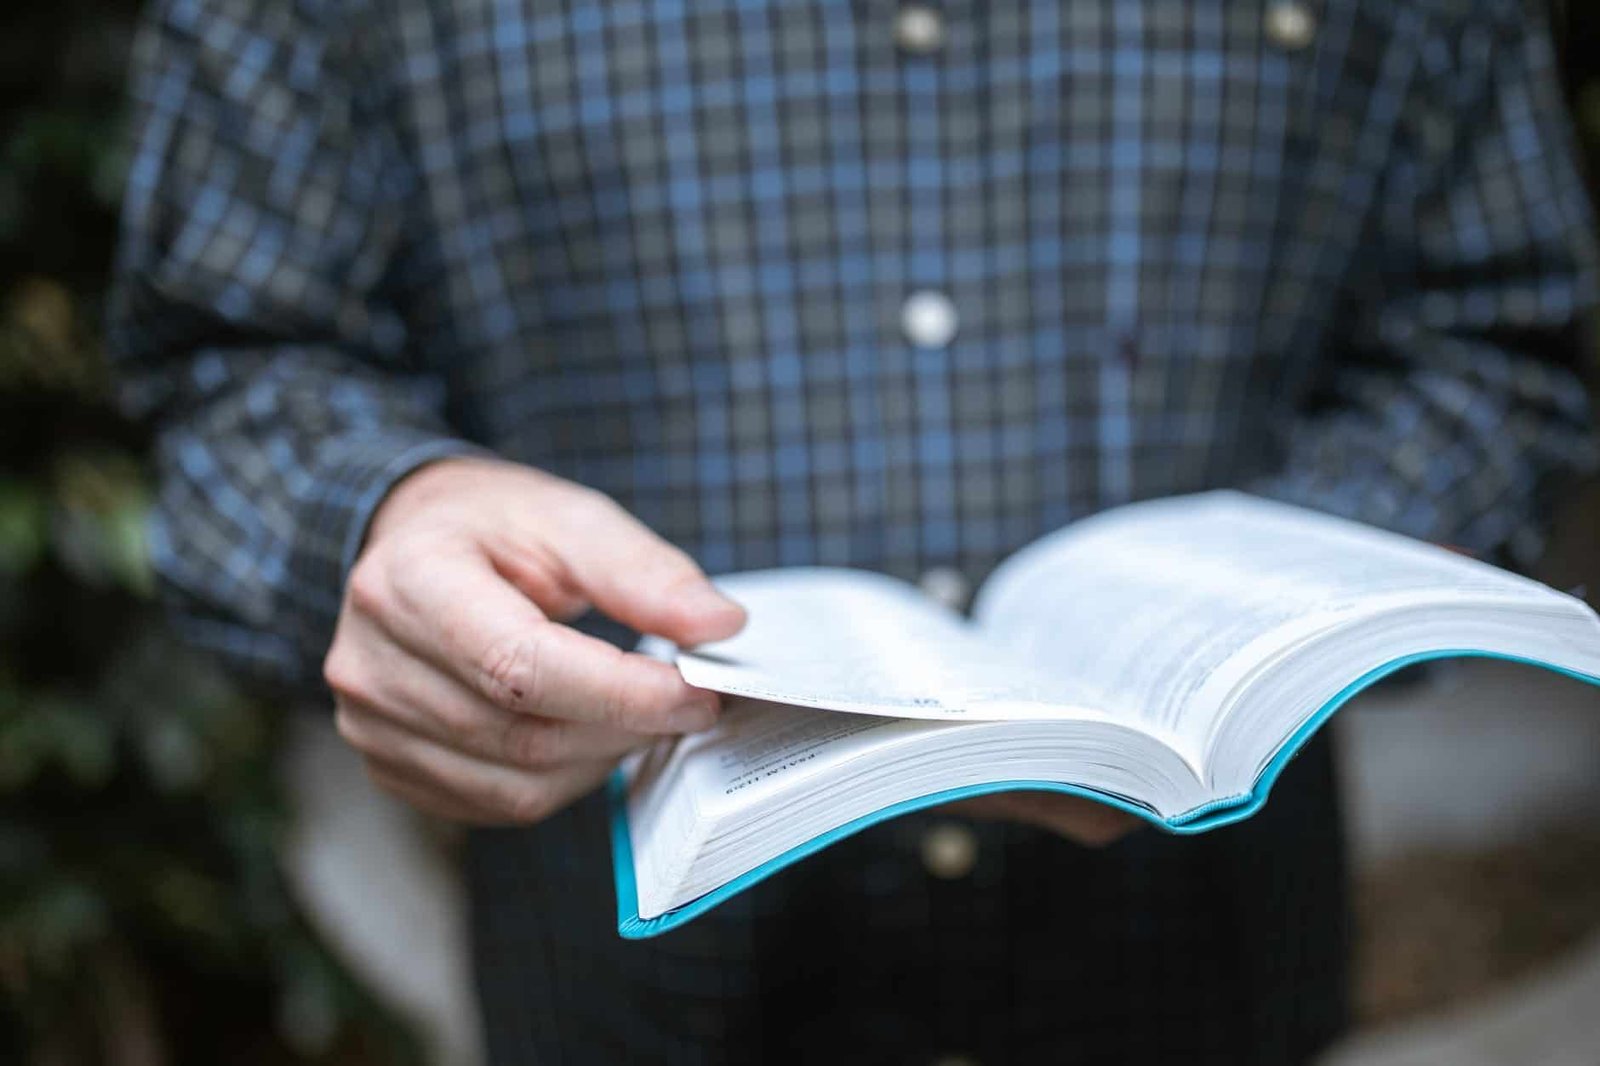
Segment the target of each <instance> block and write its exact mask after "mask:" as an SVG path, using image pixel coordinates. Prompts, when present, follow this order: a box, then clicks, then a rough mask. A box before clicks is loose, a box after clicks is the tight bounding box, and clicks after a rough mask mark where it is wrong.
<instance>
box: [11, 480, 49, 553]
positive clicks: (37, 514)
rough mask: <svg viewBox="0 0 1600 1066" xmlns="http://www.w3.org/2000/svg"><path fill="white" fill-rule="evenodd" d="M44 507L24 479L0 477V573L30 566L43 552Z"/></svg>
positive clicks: (38, 495) (35, 492) (36, 491)
mask: <svg viewBox="0 0 1600 1066" xmlns="http://www.w3.org/2000/svg"><path fill="white" fill-rule="evenodd" d="M44 545H45V508H44V500H43V498H42V496H41V495H40V493H39V490H38V489H36V488H34V486H32V485H30V484H28V483H27V482H26V481H19V480H16V479H11V478H7V479H0V574H22V573H26V572H27V571H29V570H31V569H33V567H34V566H35V565H36V564H37V563H38V561H39V558H40V556H41V555H42V554H43V553H44Z"/></svg>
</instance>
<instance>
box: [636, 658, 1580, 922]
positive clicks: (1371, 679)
mask: <svg viewBox="0 0 1600 1066" xmlns="http://www.w3.org/2000/svg"><path fill="white" fill-rule="evenodd" d="M1436 659H1499V660H1503V661H1506V662H1514V663H1522V664H1524V665H1527V666H1537V667H1541V668H1543V669H1546V670H1550V671H1553V672H1555V673H1558V674H1564V675H1566V676H1567V677H1572V678H1576V679H1578V680H1579V681H1585V682H1587V683H1589V684H1591V685H1595V686H1600V677H1595V676H1592V675H1589V674H1584V673H1580V672H1578V671H1576V670H1568V669H1566V668H1565V667H1561V666H1554V665H1552V664H1550V663H1546V662H1540V661H1539V660H1537V659H1527V658H1523V657H1521V656H1515V655H1500V654H1497V653H1494V652H1483V651H1470V650H1460V649H1452V650H1445V651H1428V652H1418V653H1416V654H1413V655H1406V656H1402V657H1401V658H1398V659H1394V660H1392V661H1390V662H1387V663H1385V664H1383V665H1382V666H1379V667H1377V668H1376V669H1373V670H1369V671H1368V672H1367V673H1365V674H1363V675H1361V676H1360V677H1359V678H1357V679H1356V680H1354V681H1352V682H1350V684H1348V685H1346V686H1345V687H1344V688H1342V689H1340V690H1339V692H1338V693H1337V694H1336V695H1335V696H1334V697H1333V698H1332V699H1330V700H1329V701H1328V702H1327V703H1325V704H1323V705H1322V707H1321V709H1319V710H1318V711H1317V713H1316V714H1314V715H1312V716H1311V717H1310V718H1308V719H1307V720H1306V721H1305V723H1304V724H1303V725H1301V727H1300V728H1299V729H1297V730H1296V731H1295V732H1294V734H1293V735H1292V736H1290V738H1289V739H1288V740H1287V741H1286V742H1285V743H1284V744H1283V746H1282V747H1281V748H1279V749H1278V753H1277V754H1276V755H1275V756H1273V758H1272V761H1271V762H1269V763H1267V766H1266V769H1264V770H1262V772H1261V776H1260V777H1258V778H1257V779H1256V784H1255V787H1254V788H1253V789H1251V790H1250V791H1249V792H1248V793H1245V794H1243V795H1238V796H1230V797H1227V798H1225V799H1220V800H1213V801H1212V802H1210V803H1207V804H1205V805H1203V806H1200V807H1196V808H1195V809H1193V810H1191V811H1185V812H1184V813H1183V814H1180V815H1176V816H1174V817H1172V818H1169V819H1164V818H1161V817H1159V816H1158V815H1156V814H1155V812H1153V811H1151V810H1149V809H1147V808H1145V807H1141V806H1139V805H1138V804H1135V803H1131V802H1129V801H1128V800H1126V799H1124V798H1122V797H1121V796H1114V795H1111V794H1109V793H1105V792H1100V791H1097V790H1095V789H1090V788H1084V787H1082V786H1080V785H1067V784H1061V783H1060V782H1056V781H991V782H987V783H985V784H981V785H964V786H962V787H960V788H948V789H943V790H941V791H939V792H930V793H929V794H927V795H925V796H917V797H915V798H914V799H908V800H903V801H901V802H899V803H892V804H890V805H889V806H887V807H883V808H880V809H879V810H876V811H873V812H871V813H870V814H864V815H862V816H861V817H859V818H857V819H855V820H853V821H850V822H846V823H845V824H844V825H841V826H837V827H836V828H833V829H830V830H828V831H827V832H826V833H822V834H820V835H819V836H815V837H812V838H811V839H810V840H808V841H806V842H805V843H804V844H800V845H797V846H796V847H793V848H790V849H789V850H788V851H786V852H784V853H783V854H782V855H779V856H777V857H775V858H772V859H768V860H767V861H766V862H764V863H762V864H761V865H760V866H757V867H756V868H755V869H753V870H750V871H748V872H747V873H744V874H741V875H740V876H738V877H736V878H734V879H733V880H732V881H729V882H728V883H727V884H725V885H722V886H721V887H720V888H715V889H713V890H712V891H710V892H707V893H706V894H705V895H703V896H700V897H699V898H698V899H694V900H691V901H690V902H688V903H685V904H684V905H683V906H681V907H676V908H674V909H672V910H670V911H668V912H666V913H665V914H661V915H658V916H656V917H654V918H641V917H639V896H638V888H637V882H636V880H635V877H634V871H633V844H632V841H631V839H630V837H629V834H628V803H627V798H628V785H627V781H626V780H625V779H624V777H623V774H622V771H621V770H618V771H616V772H615V773H613V774H612V775H611V777H610V779H609V781H608V782H607V785H606V789H607V793H608V797H609V801H610V804H611V858H612V868H613V873H614V876H615V880H616V890H617V932H618V933H619V934H621V936H622V937H623V938H624V939H626V940H644V939H647V938H649V937H653V936H658V935H660V934H661V933H665V932H667V931H668V930H670V929H674V928H676V927H678V926H680V925H682V924H684V923H685V922H688V921H692V920H693V919H695V918H698V917H699V916H700V915H702V914H705V913H706V912H707V911H709V910H711V909H712V908H713V907H716V906H717V905H718V904H721V903H724V902H726V901H727V900H729V899H731V898H732V897H734V896H736V895H738V894H739V893H740V892H743V891H744V890H745V889H747V888H750V887H751V886H752V885H756V884H759V883H760V882H762V881H765V880H766V879H767V878H769V877H771V876H772V875H773V874H775V873H777V872H778V871H779V870H782V869H784V868H785V867H787V866H790V865H792V864H794V863H797V862H799V861H800V860H801V859H804V858H806V857H807V856H808V855H813V854H815V853H816V852H819V851H821V850H822V849H823V848H826V847H828V846H829V845H830V844H833V843H834V842H836V841H839V840H843V839H844V838H845V837H848V836H852V835H854V834H856V833H859V832H861V831H862V830H863V829H866V828H868V827H870V826H874V825H877V824H878V823H879V822H886V821H888V820H889V819H891V818H898V817H900V816H901V815H902V814H910V813H912V812H913V811H920V810H924V809H926V808H928V807H937V806H939V805H940V804H943V803H950V802H953V801H955V800H961V799H967V798H969V797H972V796H983V795H987V794H988V793H991V792H1008V791H1014V790H1033V791H1039V792H1063V793H1066V794H1068V795H1073V796H1083V797H1086V798H1088V799H1092V800H1094V801H1095V802H1097V803H1104V804H1107V805H1109V806H1112V807H1116V808H1118V809H1119V810H1124V811H1127V812H1128V813H1130V814H1133V815H1137V816H1138V817H1140V818H1143V819H1144V820H1145V821H1147V822H1149V823H1150V824H1152V825H1154V826H1155V827H1156V828H1157V829H1160V830H1162V831H1164V832H1168V833H1175V834H1183V835H1190V834H1196V833H1205V832H1209V831H1210V830H1212V829H1219V828H1221V827H1222V826H1225V825H1232V824H1233V823H1235V822H1241V821H1243V820H1244V819H1246V818H1248V817H1250V816H1251V815H1252V814H1255V813H1256V811H1258V810H1260V809H1261V807H1262V806H1263V805H1264V804H1265V803H1266V802H1267V795H1268V794H1269V793H1270V792H1271V791H1272V786H1273V783H1274V782H1276V781H1277V779H1278V775H1279V774H1281V773H1282V772H1283V768H1284V767H1285V766H1287V765H1289V762H1290V760H1292V759H1293V758H1294V757H1295V756H1296V755H1298V754H1299V753H1300V749H1301V748H1303V747H1304V746H1305V744H1306V742H1307V741H1308V740H1310V739H1311V737H1312V736H1313V735H1314V734H1315V733H1316V731H1317V730H1318V729H1320V728H1322V725H1323V723H1324V722H1326V721H1327V720H1328V719H1329V718H1331V717H1333V714H1334V712H1335V711H1337V710H1338V709H1339V708H1340V707H1342V706H1344V705H1345V704H1346V703H1348V702H1349V701H1350V699H1351V698H1352V697H1353V696H1355V695H1356V694H1357V693H1359V692H1361V691H1362V690H1363V689H1365V688H1368V687H1370V686H1371V685H1373V684H1376V683H1377V682H1378V681H1381V680H1382V679H1383V678H1385V677H1388V676H1389V675H1390V674H1392V673H1394V672H1395V671H1397V670H1403V669H1405V668H1406V667H1408V666H1414V665H1416V664H1417V663H1422V662H1430V661H1433V660H1436Z"/></svg>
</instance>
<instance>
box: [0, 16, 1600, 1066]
mask: <svg viewBox="0 0 1600 1066" xmlns="http://www.w3.org/2000/svg"><path fill="white" fill-rule="evenodd" d="M1597 6H1600V5H1595V4H1594V3H1593V2H1592V0H1572V2H1571V3H1561V2H1559V0H1557V2H1555V3H1554V4H1553V7H1552V11H1553V18H1554V21H1555V24H1556V26H1557V27H1558V36H1559V41H1558V44H1559V47H1560V48H1561V54H1562V63H1563V69H1564V74H1565V77H1566V82H1567V86H1568V90H1569V96H1570V99H1571V101H1572V108H1573V114H1574V118H1575V123H1576V126H1577V129H1578V131H1579V134H1580V137H1581V139H1582V140H1583V142H1584V144H1585V148H1586V152H1587V155H1588V157H1589V164H1590V173H1591V175H1593V174H1595V173H1600V167H1597V165H1596V164H1597V163H1600V13H1597V12H1596V11H1595V8H1596V7H1597ZM7 7H8V11H7V13H6V14H5V15H4V16H3V17H0V18H3V22H4V30H5V32H4V33H0V1061H3V1062H8V1063H9V1062H21V1063H29V1064H36V1066H69V1064H77V1063H101V1062H103V1063H108V1064H113V1066H158V1064H164V1063H175V1064H176V1063H197V1064H198V1063H220V1062H227V1063H237V1064H246V1066H248V1064H253V1063H262V1064H266V1063H365V1062H371V1063H377V1062H382V1063H407V1062H413V1061H417V1060H418V1054H417V1051H416V1044H415V1042H414V1041H413V1040H412V1039H411V1036H410V1034H409V1033H408V1032H407V1031H406V1029H405V1027H404V1026H403V1025H402V1024H401V1023H400V1022H398V1021H397V1020H396V1019H395V1018H394V1017H392V1016H390V1015H389V1014H387V1013H386V1012H385V1011H384V1010H382V1009H381V1008H380V1007H379V1006H378V1005H377V1003H376V1002H375V1000H374V999H373V997H372V996H371V994H370V993H368V992H367V991H365V990H364V989H363V988H362V987H361V986H360V984H359V982H357V981H356V980H355V979H354V978H353V977H352V975H351V974H350V973H349V972H348V971H347V970H346V969H345V968H344V967H342V966H341V965H340V964H339V962H338V961H337V960H336V959H335V957H334V956H333V955H332V954H331V953H330V951H329V950H328V949H327V947H326V946H325V945H324V944H323V943H322V941H321V940H320V939H319V938H318V936H317V935H316V934H315V932H314V931H313V929H312V927H311V926H310V925H309V924H308V922H307V920H306V919H305V917H304V915H303V914H302V913H301V912H300V910H299V909H298V908H297V906H296V904H295V902H294V900H293V898H292V897H291V895H290V894H289V892H288V891H287V890H286V886H285V883H284V881H283V878H282V875H281V873H280V872H279V865H278V858H277V856H278V852H277V846H278V843H279V841H280V840H281V836H282V833H283V830H284V826H285V817H286V815H285V807H284V803H283V796H282V795H281V791H280V787H279V784H278V782H277V779H276V778H275V776H274V762H273V756H274V752H275V751H276V750H277V747H278V745H279V743H280V741H281V737H282V724H281V714H280V713H279V712H278V710H277V709H276V708H275V707H274V706H273V705H272V703H271V701H270V700H263V699H262V698H261V697H259V696H255V697H247V696H246V695H244V694H242V693H240V692H239V691H237V690H236V689H235V688H234V687H232V686H231V685H230V684H229V683H228V682H227V681H226V680H225V679H224V678H223V677H221V676H219V674H218V673H217V672H216V670H215V669H214V668H212V667H210V666H209V665H208V664H206V663H205V662H203V661H200V660H198V659H196V658H195V657H193V656H191V655H188V654H187V653H185V652H184V651H183V650H182V649H181V648H180V647H179V646H178V645H177V644H176V643H175V642H174V641H173V640H172V638H171V637H170V636H168V635H167V634H166V633H165V632H164V631H163V629H162V627H161V625H160V624H159V621H158V619H159V610H158V607H157V606H156V605H155V604H154V603H153V601H152V581H151V576H150V573H149V570H148V567H147V564H146V561H145V549H144V542H143V534H142V525H141V516H142V514H143V512H144V509H145V506H146V504H147V501H148V498H149V493H150V483H149V476H148V472H147V469H146V466H145V463H144V450H145V446H146V438H145V435H144V433H143V432H142V431H141V430H140V429H139V428H138V427H135V426H131V425H129V424H127V423H126V422H124V421H123V420H121V419H120V418H118V417H117V416H116V415H115V414H114V413H113V411H112V410H111V408H110V405H109V403H108V384H107V379H106V371H105V366H104V361H103V357H102V351H101V341H100V324H101V304H102V300H103V296H104V290H105V286H106V278H107V273H108V267H109V263H110V257H111V250H112V247H113V242H114V234H115V228H116V211H117V201H118V197H119V195H120V189H121V181H122V168H123V161H124V156H123V142H122V139H121V135H120V130H121V126H122V121H123V116H124V108H123V103H122V90H123V68H124V64H125V59H126V54H127V50H128V45H129V43H130V37H131V32H132V24H133V21H134V18H135V16H136V13H137V10H138V7H139V4H138V3H137V2H134V0H55V2H49V3H22V2H18V0H13V2H12V3H10V4H8V5H7ZM1591 187H1593V182H1592V181H1591ZM1569 526H1570V527H1571V528H1576V529H1578V530H1579V531H1580V533H1579V534H1577V535H1573V534H1570V533H1569V535H1568V538H1567V553H1568V555H1569V557H1573V556H1575V557H1576V558H1577V564H1576V565H1577V566H1578V567H1579V569H1583V570H1592V569H1594V567H1593V563H1594V558H1593V556H1594V555H1595V554H1596V552H1600V541H1596V540H1595V539H1593V538H1592V537H1590V536H1589V535H1588V534H1587V533H1584V532H1582V531H1584V530H1592V529H1594V528H1595V526H1594V523H1593V522H1590V523H1587V524H1586V523H1584V522H1583V521H1579V522H1577V523H1576V524H1572V523H1569ZM1585 846H1587V845H1585ZM1580 852H1581V855H1582V856H1583V857H1584V858H1583V862H1584V863H1586V864H1587V867H1586V868H1588V867H1593V866H1595V865H1596V864H1597V863H1600V853H1596V852H1595V851H1594V849H1593V848H1590V849H1589V850H1587V851H1583V850H1582V849H1579V851H1574V852H1573V853H1572V854H1574V855H1578V854H1580ZM1519 868H1523V867H1519ZM1570 873H1571V870H1570V869H1568V870H1567V874H1565V875H1563V878H1564V879H1565V880H1567V881H1570V876H1568V875H1570ZM1494 876H1502V875H1497V874H1493V873H1488V874H1484V878H1483V879H1485V880H1492V878H1493V877H1494ZM1510 879H1511V881H1512V882H1513V883H1515V884H1523V882H1525V881H1526V878H1523V879H1522V880H1521V881H1519V879H1518V876H1517V875H1516V874H1514V873H1513V874H1512V875H1511V878H1510ZM1402 880H1403V881H1404V882H1405V883H1408V884H1415V883H1418V879H1417V878H1415V877H1412V876H1411V875H1409V874H1408V875H1407V876H1406V877H1405V878H1403V879H1402ZM1422 880H1423V881H1425V880H1426V877H1425V876H1423V877H1422ZM1523 887H1524V888H1526V887H1527V886H1526V885H1525V884H1523ZM1539 898H1540V897H1539V896H1538V895H1537V888H1536V886H1535V889H1534V890H1533V895H1532V896H1531V897H1530V895H1529V892H1527V891H1524V892H1523V893H1522V899H1521V902H1520V903H1519V904H1517V905H1518V906H1524V907H1537V906H1540V904H1539V903H1538V902H1537V901H1538V900H1539ZM1507 906H1511V905H1510V904H1508V905H1507ZM1597 911H1600V904H1597V905H1596V907H1595V908H1594V909H1593V910H1590V911H1585V912H1583V913H1581V914H1579V915H1577V916H1576V917H1574V916H1572V915H1570V914H1569V915H1567V921H1566V925H1565V926H1563V928H1562V931H1561V933H1560V935H1559V936H1556V937H1555V940H1554V942H1553V943H1549V944H1545V945H1544V946H1545V947H1546V948H1548V949H1549V950H1556V949H1559V947H1560V946H1561V944H1562V943H1563V942H1564V940H1563V938H1566V939H1571V938H1573V937H1576V936H1577V935H1579V933H1580V932H1582V931H1585V930H1588V929H1590V928H1592V927H1593V926H1594V925H1600V914H1597V913H1596V912H1597ZM1369 933H1370V930H1369ZM1546 939H1549V938H1548V937H1547V938H1546ZM1421 950H1423V951H1426V950H1427V949H1426V948H1423V949H1421ZM1363 972H1366V971H1363ZM1368 991H1370V989H1369V990H1368ZM1380 991H1381V988H1380ZM1410 992H1411V993H1413V994H1414V993H1415V989H1414V988H1412V989H1410ZM1415 998H1416V997H1415V995H1413V999H1415ZM1379 1001H1383V997H1382V996H1379V997H1378V1000H1374V999H1373V998H1372V996H1370V995H1369V996H1366V997H1365V998H1363V1000H1362V1002H1364V1003H1366V1002H1379ZM1383 1002H1391V1003H1392V998H1391V1000H1388V1001H1383ZM1422 1005H1424V1006H1427V1005H1430V1004H1429V1003H1428V1001H1427V997H1422ZM1371 1009H1372V1011H1373V1012H1374V1013H1375V1014H1379V1015H1381V1014H1384V1013H1385V1012H1386V1011H1390V1008H1386V1007H1384V1006H1382V1005H1381V1003H1380V1004H1379V1005H1378V1006H1375V1007H1372V1008H1371ZM1390 1012H1392V1011H1390Z"/></svg>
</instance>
